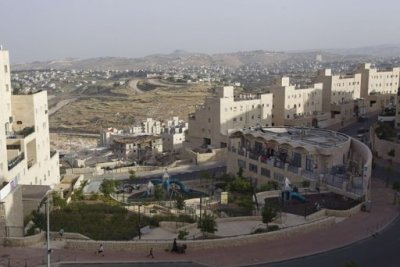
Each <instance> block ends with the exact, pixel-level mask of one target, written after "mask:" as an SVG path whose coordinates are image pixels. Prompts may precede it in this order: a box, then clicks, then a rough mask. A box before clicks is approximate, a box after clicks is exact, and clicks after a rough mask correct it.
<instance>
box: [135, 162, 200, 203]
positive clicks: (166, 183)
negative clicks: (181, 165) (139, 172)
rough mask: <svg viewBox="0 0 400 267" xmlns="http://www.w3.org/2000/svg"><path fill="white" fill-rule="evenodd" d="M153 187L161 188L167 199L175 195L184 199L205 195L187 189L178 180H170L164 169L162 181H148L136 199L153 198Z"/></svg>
mask: <svg viewBox="0 0 400 267" xmlns="http://www.w3.org/2000/svg"><path fill="white" fill-rule="evenodd" d="M155 186H161V188H162V189H163V191H164V195H165V196H167V198H172V197H173V196H174V195H177V194H178V195H182V196H186V197H200V196H205V195H206V194H205V193H203V192H200V191H196V190H193V189H190V188H187V186H185V185H184V184H183V183H182V182H181V181H179V180H178V179H171V178H170V175H169V173H168V171H167V169H165V172H164V174H163V176H162V179H152V180H150V181H149V182H148V183H147V185H146V191H144V192H142V193H141V194H140V195H139V196H138V198H151V197H152V196H154V187H155Z"/></svg>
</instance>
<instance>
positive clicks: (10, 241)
mask: <svg viewBox="0 0 400 267" xmlns="http://www.w3.org/2000/svg"><path fill="white" fill-rule="evenodd" d="M44 240H45V233H44V232H41V233H39V234H36V235H31V236H25V237H5V238H2V239H1V241H2V243H3V244H4V246H8V247H28V246H32V245H35V244H38V243H40V242H43V241H44Z"/></svg>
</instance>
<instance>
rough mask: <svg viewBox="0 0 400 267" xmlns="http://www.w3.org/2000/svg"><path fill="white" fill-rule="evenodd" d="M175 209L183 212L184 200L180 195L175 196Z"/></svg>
mask: <svg viewBox="0 0 400 267" xmlns="http://www.w3.org/2000/svg"><path fill="white" fill-rule="evenodd" d="M175 207H176V208H177V209H178V210H183V209H184V208H185V199H184V198H183V197H182V195H178V196H177V198H176V200H175Z"/></svg>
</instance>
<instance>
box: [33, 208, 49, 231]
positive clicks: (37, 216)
mask: <svg viewBox="0 0 400 267" xmlns="http://www.w3.org/2000/svg"><path fill="white" fill-rule="evenodd" d="M32 222H33V224H34V225H35V227H37V228H39V229H41V230H45V229H46V226H47V223H46V215H45V214H44V213H41V212H39V211H37V210H34V211H33V212H32Z"/></svg>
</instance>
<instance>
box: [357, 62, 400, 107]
mask: <svg viewBox="0 0 400 267" xmlns="http://www.w3.org/2000/svg"><path fill="white" fill-rule="evenodd" d="M356 72H357V73H361V76H362V78H361V97H362V98H363V99H367V101H368V109H369V111H370V112H375V111H383V110H384V108H385V107H387V106H389V105H390V104H393V105H394V101H395V97H394V95H395V94H396V93H397V89H398V88H399V85H400V68H391V69H386V70H379V69H376V68H372V66H371V64H370V63H365V64H362V65H360V66H359V67H358V69H357V71H356Z"/></svg>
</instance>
